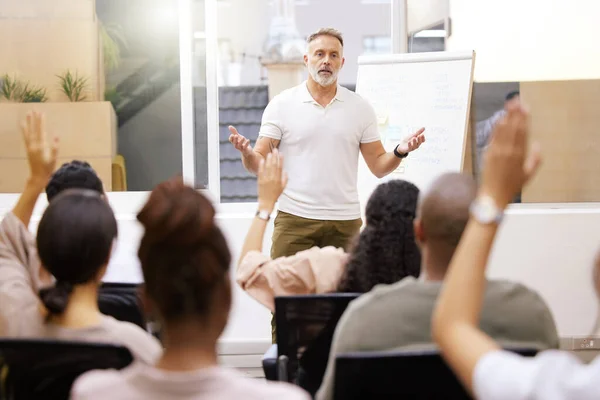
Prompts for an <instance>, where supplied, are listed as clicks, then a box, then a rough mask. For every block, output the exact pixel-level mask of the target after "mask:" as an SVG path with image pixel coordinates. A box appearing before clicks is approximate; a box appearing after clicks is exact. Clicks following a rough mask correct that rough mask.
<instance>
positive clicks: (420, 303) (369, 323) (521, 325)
mask: <svg viewBox="0 0 600 400" xmlns="http://www.w3.org/2000/svg"><path fill="white" fill-rule="evenodd" d="M476 190H477V189H476V185H475V182H474V180H473V179H472V178H471V177H469V176H467V175H461V174H457V173H450V174H445V175H442V176H440V177H439V178H438V179H436V180H435V181H434V182H433V183H432V184H431V186H430V188H429V190H428V191H427V192H425V193H423V194H422V197H421V199H420V201H419V207H418V211H417V218H416V219H415V235H416V237H417V240H418V242H419V245H420V247H421V254H422V263H421V276H420V278H419V279H418V280H417V279H414V278H412V277H407V278H405V279H403V280H401V281H400V282H397V283H395V284H393V285H386V286H384V285H382V286H378V287H375V288H374V289H373V290H372V291H371V292H370V293H367V294H365V295H363V296H361V297H360V298H359V299H357V300H355V301H353V302H352V303H350V305H349V306H348V308H347V309H346V312H345V313H344V315H343V316H342V318H341V319H340V322H339V324H338V325H337V328H336V332H335V335H334V339H333V343H332V345H331V351H330V354H329V362H328V365H327V371H326V373H325V378H324V380H323V385H322V386H321V388H320V389H319V392H318V395H317V398H318V399H331V398H333V384H334V376H335V357H336V355H338V354H341V353H348V352H357V351H377V350H389V349H398V348H402V347H432V346H433V339H432V336H431V315H432V312H433V307H434V305H435V302H436V299H437V297H438V295H439V292H440V290H441V288H442V283H443V280H444V277H445V275H446V272H447V270H448V264H449V263H450V260H451V259H452V255H453V254H454V251H455V250H456V246H457V245H458V242H459V240H460V237H461V235H462V232H463V230H464V228H465V225H466V223H467V220H468V218H469V205H470V204H471V202H472V201H473V199H474V198H475V193H476ZM464 282H469V283H470V281H469V280H467V279H465V280H464V281H463V283H464ZM479 325H480V326H481V329H483V330H484V331H485V332H487V333H488V334H489V335H490V336H492V337H494V338H496V339H497V340H499V341H500V342H502V343H503V344H506V345H513V346H520V347H526V348H532V347H533V348H537V349H547V348H556V347H558V334H557V332H556V326H555V324H554V320H553V318H552V314H551V313H550V310H549V309H548V307H547V305H546V303H545V302H544V301H543V300H542V298H541V297H540V296H539V295H538V294H537V293H535V292H533V291H532V290H530V289H528V288H526V287H525V286H523V285H521V284H518V283H512V282H506V281H499V280H490V281H488V282H487V283H486V290H485V296H484V301H483V310H482V314H481V319H480V320H479ZM464 345H465V346H468V344H464Z"/></svg>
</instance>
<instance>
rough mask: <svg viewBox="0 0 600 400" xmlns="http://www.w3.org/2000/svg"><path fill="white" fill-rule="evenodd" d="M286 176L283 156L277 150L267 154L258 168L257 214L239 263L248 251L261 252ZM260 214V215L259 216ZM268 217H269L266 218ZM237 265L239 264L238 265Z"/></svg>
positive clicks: (245, 241)
mask: <svg viewBox="0 0 600 400" xmlns="http://www.w3.org/2000/svg"><path fill="white" fill-rule="evenodd" d="M287 180H288V178H287V174H286V173H285V172H283V156H281V155H280V154H279V152H278V151H277V149H273V152H272V153H268V154H267V157H266V161H265V160H263V161H260V162H259V167H258V213H257V215H256V216H255V217H254V219H253V220H252V225H250V229H249V230H248V233H247V234H246V239H245V240H244V245H243V247H242V254H241V256H240V261H239V262H240V263H241V262H242V260H243V259H244V258H245V257H246V255H247V254H248V253H249V252H250V251H258V252H261V251H262V244H263V240H264V237H265V230H266V228H267V223H268V221H269V218H270V215H271V213H272V212H273V210H274V209H275V203H277V200H278V199H279V196H281V193H283V189H284V188H285V185H287ZM259 213H260V214H259ZM267 216H269V217H267ZM238 265H239V264H238Z"/></svg>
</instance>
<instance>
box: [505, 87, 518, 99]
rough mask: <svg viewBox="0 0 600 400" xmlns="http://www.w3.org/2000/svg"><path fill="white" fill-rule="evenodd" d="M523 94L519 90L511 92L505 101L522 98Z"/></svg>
mask: <svg viewBox="0 0 600 400" xmlns="http://www.w3.org/2000/svg"><path fill="white" fill-rule="evenodd" d="M520 95H521V93H520V92H519V91H518V90H515V91H513V92H510V93H508V94H507V95H506V98H505V99H504V101H510V100H512V99H514V98H515V97H517V96H520Z"/></svg>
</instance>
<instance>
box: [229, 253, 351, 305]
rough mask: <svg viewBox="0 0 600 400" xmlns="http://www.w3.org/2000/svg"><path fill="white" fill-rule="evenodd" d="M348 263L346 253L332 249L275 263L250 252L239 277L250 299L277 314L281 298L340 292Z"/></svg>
mask: <svg viewBox="0 0 600 400" xmlns="http://www.w3.org/2000/svg"><path fill="white" fill-rule="evenodd" d="M347 261H348V255H347V254H346V253H344V250H343V249H338V248H335V247H332V246H327V247H323V248H318V247H313V248H311V249H308V250H303V251H299V252H298V253H296V254H295V255H293V256H290V257H280V258H276V259H275V260H273V259H271V258H270V257H268V256H266V255H264V254H262V253H261V252H259V251H250V252H248V254H246V256H245V257H244V259H243V260H242V262H241V263H240V265H239V267H238V269H237V271H236V274H235V277H236V281H237V283H238V284H239V285H240V286H241V288H242V289H244V290H245V291H246V292H248V294H249V295H250V296H252V297H253V298H254V299H256V300H257V301H258V302H260V303H261V304H262V305H264V306H265V307H267V308H268V309H269V310H271V311H275V297H277V296H291V295H296V294H320V293H331V292H335V291H337V287H338V285H339V283H340V279H341V278H342V275H343V274H344V271H345V270H346V262H347Z"/></svg>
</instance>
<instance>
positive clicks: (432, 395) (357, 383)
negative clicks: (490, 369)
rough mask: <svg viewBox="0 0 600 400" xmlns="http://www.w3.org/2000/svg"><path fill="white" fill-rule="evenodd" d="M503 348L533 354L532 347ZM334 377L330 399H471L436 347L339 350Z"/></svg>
mask: <svg viewBox="0 0 600 400" xmlns="http://www.w3.org/2000/svg"><path fill="white" fill-rule="evenodd" d="M507 350H510V351H514V352H516V353H519V354H521V355H523V356H527V357H533V356H535V355H536V354H537V350H535V349H507ZM334 379H335V381H334V382H335V383H334V389H333V391H334V394H333V399H334V400H354V399H357V400H358V399H399V398H405V399H415V400H425V399H428V400H429V399H453V400H463V399H464V400H467V399H469V400H470V399H472V397H471V396H470V395H469V393H468V392H467V391H466V390H465V389H464V388H463V386H462V384H461V383H460V381H459V380H458V379H457V378H456V376H455V375H454V373H453V372H452V370H451V369H450V368H449V367H448V365H447V364H446V362H445V361H444V359H443V358H442V356H441V355H440V352H439V350H437V349H428V350H404V351H381V352H356V353H347V354H340V355H338V356H337V357H336V361H335V378H334Z"/></svg>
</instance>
